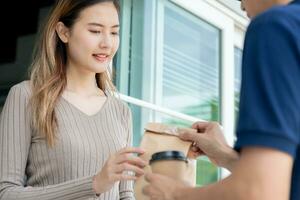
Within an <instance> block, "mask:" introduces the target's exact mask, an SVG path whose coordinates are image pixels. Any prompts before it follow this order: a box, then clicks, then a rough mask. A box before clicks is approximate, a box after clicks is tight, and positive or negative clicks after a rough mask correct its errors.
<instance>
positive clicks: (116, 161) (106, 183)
mask: <svg viewBox="0 0 300 200" xmlns="http://www.w3.org/2000/svg"><path fill="white" fill-rule="evenodd" d="M132 153H137V154H143V153H144V151H143V150H142V149H140V148H134V147H127V148H124V149H121V150H120V151H118V152H117V153H116V154H114V155H112V156H110V158H109V159H108V160H107V161H106V163H105V165H104V166H103V168H102V170H101V171H100V172H99V173H98V174H97V175H96V176H95V177H94V181H93V188H94V191H95V192H96V193H97V194H100V193H103V192H106V191H108V190H110V189H111V188H112V186H113V185H114V184H115V182H117V181H121V180H136V179H137V177H139V176H141V175H143V174H144V170H143V168H144V167H145V166H146V165H147V163H146V162H145V161H143V160H142V159H141V158H139V157H137V156H133V155H132ZM128 172H133V173H128Z"/></svg>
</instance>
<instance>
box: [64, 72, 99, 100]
mask: <svg viewBox="0 0 300 200" xmlns="http://www.w3.org/2000/svg"><path fill="white" fill-rule="evenodd" d="M66 75H67V86H66V91H68V92H73V93H77V94H79V95H80V96H84V97H89V96H95V95H97V96H98V95H99V94H101V93H102V92H101V90H100V89H99V88H98V86H97V83H96V78H95V73H92V72H88V71H79V70H77V69H74V68H73V67H68V68H67V74H66Z"/></svg>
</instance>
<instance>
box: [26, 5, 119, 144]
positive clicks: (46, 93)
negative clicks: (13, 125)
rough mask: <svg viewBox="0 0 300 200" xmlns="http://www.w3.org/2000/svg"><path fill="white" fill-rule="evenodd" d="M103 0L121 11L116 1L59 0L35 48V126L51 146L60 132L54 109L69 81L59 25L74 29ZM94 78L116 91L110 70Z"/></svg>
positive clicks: (32, 79) (32, 74) (102, 86)
mask: <svg viewBox="0 0 300 200" xmlns="http://www.w3.org/2000/svg"><path fill="white" fill-rule="evenodd" d="M101 2H113V3H114V5H115V7H116V9H117V11H118V13H119V9H120V8H119V2H118V1H117V0H57V1H56V3H55V5H54V7H53V9H52V10H51V12H50V15H49V17H48V19H47V22H46V23H45V25H44V27H43V29H42V32H41V33H40V37H39V40H38V42H37V44H36V47H35V49H34V52H33V62H32V64H31V67H30V69H31V70H30V83H31V90H32V96H31V99H30V104H29V105H30V108H31V111H32V126H33V128H34V129H35V131H37V132H38V133H39V134H41V135H42V136H44V137H45V139H46V141H47V144H48V145H49V146H50V147H53V146H54V144H55V138H56V131H57V119H56V116H55V109H54V108H55V106H56V103H57V100H58V98H59V97H60V96H61V94H62V92H63V91H64V89H65V87H66V83H67V78H66V66H65V65H66V61H67V56H66V47H65V44H64V43H63V42H62V41H61V40H60V39H59V37H58V35H57V33H56V25H57V23H58V22H59V21H61V22H63V23H64V25H65V26H67V27H68V28H71V27H72V26H73V25H74V23H75V21H76V19H77V18H78V17H79V14H80V12H81V11H82V10H83V9H85V8H87V7H89V6H92V5H94V4H97V3H101ZM95 79H96V82H97V84H98V87H99V88H100V89H102V90H103V91H106V92H113V91H115V87H114V85H113V83H112V81H111V79H110V77H109V75H108V74H107V72H103V73H98V74H96V77H95Z"/></svg>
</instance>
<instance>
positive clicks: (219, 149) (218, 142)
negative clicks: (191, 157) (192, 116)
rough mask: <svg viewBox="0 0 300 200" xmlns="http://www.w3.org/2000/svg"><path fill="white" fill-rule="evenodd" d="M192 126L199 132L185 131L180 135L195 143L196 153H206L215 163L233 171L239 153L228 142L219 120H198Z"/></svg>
mask: <svg viewBox="0 0 300 200" xmlns="http://www.w3.org/2000/svg"><path fill="white" fill-rule="evenodd" d="M192 128H194V129H197V130H198V133H194V132H185V133H181V134H180V135H179V137H180V138H181V139H182V140H186V141H191V142H193V143H194V146H193V148H192V150H193V151H194V154H195V153H196V154H198V155H206V156H207V157H208V158H209V159H210V160H211V161H212V162H213V163H214V164H216V165H218V166H221V167H225V168H227V169H228V170H230V171H232V168H233V166H234V164H235V163H236V161H237V160H238V159H239V155H238V153H237V152H236V151H234V150H233V149H232V148H231V147H230V146H229V145H228V144H227V142H226V140H225V137H224V135H223V132H222V131H223V130H222V127H221V126H220V125H219V124H218V123H217V122H196V123H194V124H193V125H192Z"/></svg>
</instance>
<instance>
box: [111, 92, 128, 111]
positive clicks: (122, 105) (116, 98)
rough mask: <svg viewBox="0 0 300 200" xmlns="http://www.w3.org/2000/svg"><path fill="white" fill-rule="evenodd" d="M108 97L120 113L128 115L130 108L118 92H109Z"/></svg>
mask: <svg viewBox="0 0 300 200" xmlns="http://www.w3.org/2000/svg"><path fill="white" fill-rule="evenodd" d="M108 98H109V100H110V101H111V103H112V104H113V105H114V107H116V109H117V110H118V111H119V112H120V113H123V114H125V115H128V113H129V112H130V108H129V106H128V104H127V103H126V102H125V101H123V100H122V99H121V97H120V95H119V94H109V95H108Z"/></svg>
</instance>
